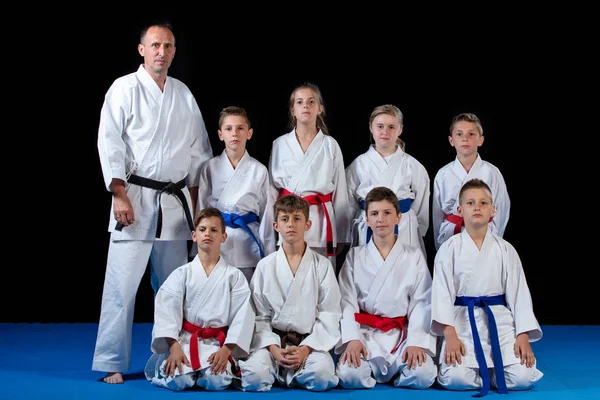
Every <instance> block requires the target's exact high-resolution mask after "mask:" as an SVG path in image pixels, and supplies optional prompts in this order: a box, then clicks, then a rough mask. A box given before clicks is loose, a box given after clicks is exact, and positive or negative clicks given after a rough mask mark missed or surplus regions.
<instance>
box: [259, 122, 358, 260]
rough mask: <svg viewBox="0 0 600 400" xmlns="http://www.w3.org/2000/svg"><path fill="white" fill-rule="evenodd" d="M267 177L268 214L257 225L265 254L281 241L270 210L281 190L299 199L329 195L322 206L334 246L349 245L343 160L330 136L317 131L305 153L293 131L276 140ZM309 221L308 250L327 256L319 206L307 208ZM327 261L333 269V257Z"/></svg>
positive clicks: (348, 221)
mask: <svg viewBox="0 0 600 400" xmlns="http://www.w3.org/2000/svg"><path fill="white" fill-rule="evenodd" d="M269 175H270V189H269V196H268V200H267V210H268V212H267V213H266V217H265V218H264V219H263V221H262V223H261V226H260V231H261V237H262V240H263V243H264V244H265V255H266V254H271V253H272V252H274V251H275V250H276V245H280V244H281V238H279V240H277V239H278V238H277V236H278V235H276V231H275V229H274V228H273V222H274V219H275V216H274V215H273V212H272V210H273V205H274V204H275V202H276V201H277V199H278V198H279V197H280V193H281V190H282V189H287V190H289V191H290V192H292V193H294V194H297V195H300V196H308V195H314V194H322V195H326V194H329V193H331V194H332V196H331V202H327V203H325V207H327V211H328V213H329V217H330V220H331V225H332V226H331V227H332V231H333V232H332V233H333V246H337V244H338V243H349V238H348V236H349V233H350V214H349V209H348V189H347V186H346V175H345V172H344V159H343V156H342V150H341V149H340V146H339V145H338V143H337V142H336V140H335V139H334V138H333V137H331V136H329V135H325V134H323V132H322V131H319V132H318V133H317V135H316V136H315V138H314V139H313V141H312V142H311V144H310V146H309V147H308V149H307V150H306V153H304V152H303V151H302V147H300V143H299V142H298V139H297V138H296V131H295V130H293V131H291V132H290V133H287V134H285V135H282V136H280V137H278V138H277V139H275V140H274V141H273V147H272V149H271V156H270V159H269ZM309 219H310V220H311V221H312V226H311V227H310V229H309V230H308V231H307V232H306V233H305V236H304V237H305V240H306V242H307V243H308V245H309V246H310V247H311V249H313V250H314V251H316V252H318V253H319V254H323V255H326V251H325V250H326V246H327V229H326V228H327V225H326V224H327V221H326V216H325V211H324V210H323V206H322V205H321V204H318V205H311V206H310V209H309ZM330 261H332V263H333V265H334V266H335V257H330Z"/></svg>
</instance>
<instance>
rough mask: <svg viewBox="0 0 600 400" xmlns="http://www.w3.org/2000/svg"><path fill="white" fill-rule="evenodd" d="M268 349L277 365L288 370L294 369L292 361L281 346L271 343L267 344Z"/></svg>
mask: <svg viewBox="0 0 600 400" xmlns="http://www.w3.org/2000/svg"><path fill="white" fill-rule="evenodd" d="M269 351H270V352H271V354H272V355H273V358H274V359H275V361H276V362H277V365H279V366H280V367H283V368H285V369H289V370H293V369H294V365H293V362H292V361H290V359H289V358H288V357H286V353H284V350H283V349H282V348H281V347H279V346H277V345H275V344H272V345H270V346H269Z"/></svg>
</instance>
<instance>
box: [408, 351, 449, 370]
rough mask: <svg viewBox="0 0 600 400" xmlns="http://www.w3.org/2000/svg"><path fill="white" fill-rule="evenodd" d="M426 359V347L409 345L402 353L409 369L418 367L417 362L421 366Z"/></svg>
mask: <svg viewBox="0 0 600 400" xmlns="http://www.w3.org/2000/svg"><path fill="white" fill-rule="evenodd" d="M446 346H448V345H446ZM446 348H448V347H446ZM426 359H427V354H426V353H425V349H423V348H422V347H418V346H407V347H406V349H405V350H404V353H403V354H402V362H403V363H406V367H407V368H408V369H417V364H419V367H420V366H421V365H423V363H424V362H425V360H426Z"/></svg>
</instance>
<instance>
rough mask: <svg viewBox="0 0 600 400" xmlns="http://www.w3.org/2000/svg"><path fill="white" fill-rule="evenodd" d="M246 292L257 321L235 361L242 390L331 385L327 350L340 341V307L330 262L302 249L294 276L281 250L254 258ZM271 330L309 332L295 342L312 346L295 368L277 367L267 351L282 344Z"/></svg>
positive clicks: (332, 376)
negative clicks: (244, 353)
mask: <svg viewBox="0 0 600 400" xmlns="http://www.w3.org/2000/svg"><path fill="white" fill-rule="evenodd" d="M250 290H251V292H252V303H253V304H254V309H255V312H256V324H255V333H254V337H253V338H252V345H251V355H250V357H249V358H248V359H247V360H240V363H239V365H240V369H241V370H242V389H244V390H248V391H266V390H270V389H271V386H272V385H273V383H274V382H275V381H276V380H277V382H278V383H279V384H281V385H286V386H297V387H302V388H305V389H308V390H312V391H322V390H327V389H330V388H332V387H335V386H336V385H337V384H338V378H337V376H336V375H335V367H334V363H333V358H332V357H331V354H330V353H329V351H330V350H332V349H333V347H334V346H335V344H336V343H337V342H338V340H339V339H340V328H339V321H340V316H341V309H340V289H339V286H338V283H337V280H336V278H335V271H334V270H333V266H332V265H331V263H330V262H329V260H328V259H327V258H326V257H324V256H322V255H320V254H318V253H316V252H314V251H312V250H311V249H310V247H307V248H306V252H305V253H304V256H303V257H302V261H301V263H300V265H299V267H298V269H297V271H296V275H295V276H294V275H292V271H291V269H290V266H289V264H288V262H287V258H286V256H285V252H284V251H283V248H280V249H279V250H277V251H276V252H275V253H271V254H270V255H268V256H266V257H265V258H263V259H262V260H260V261H259V263H258V265H257V266H256V270H255V271H254V276H253V277H252V281H251V282H250ZM273 328H275V329H278V330H280V331H284V332H290V331H294V332H297V333H299V334H303V335H304V334H306V335H308V336H306V338H304V340H303V341H302V342H301V343H300V346H305V345H306V346H310V347H311V348H312V349H313V350H312V352H311V353H310V354H309V356H308V357H307V358H306V361H305V362H304V364H303V365H302V366H301V367H300V368H299V369H297V370H295V371H293V372H289V373H288V371H287V370H285V369H284V368H278V366H277V364H276V362H275V359H274V358H273V356H272V355H271V353H270V352H269V350H268V347H269V346H270V345H272V344H276V345H280V344H281V338H280V337H279V335H277V333H275V332H273Z"/></svg>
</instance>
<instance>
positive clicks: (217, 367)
mask: <svg viewBox="0 0 600 400" xmlns="http://www.w3.org/2000/svg"><path fill="white" fill-rule="evenodd" d="M229 346H230V345H228V344H227V345H223V347H221V348H220V349H219V350H217V351H215V352H214V353H212V354H211V355H210V356H209V357H208V359H207V361H208V362H209V363H210V372H212V373H213V374H215V375H216V374H222V373H223V372H225V371H227V363H228V362H229V356H230V355H231V349H230V348H229Z"/></svg>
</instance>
